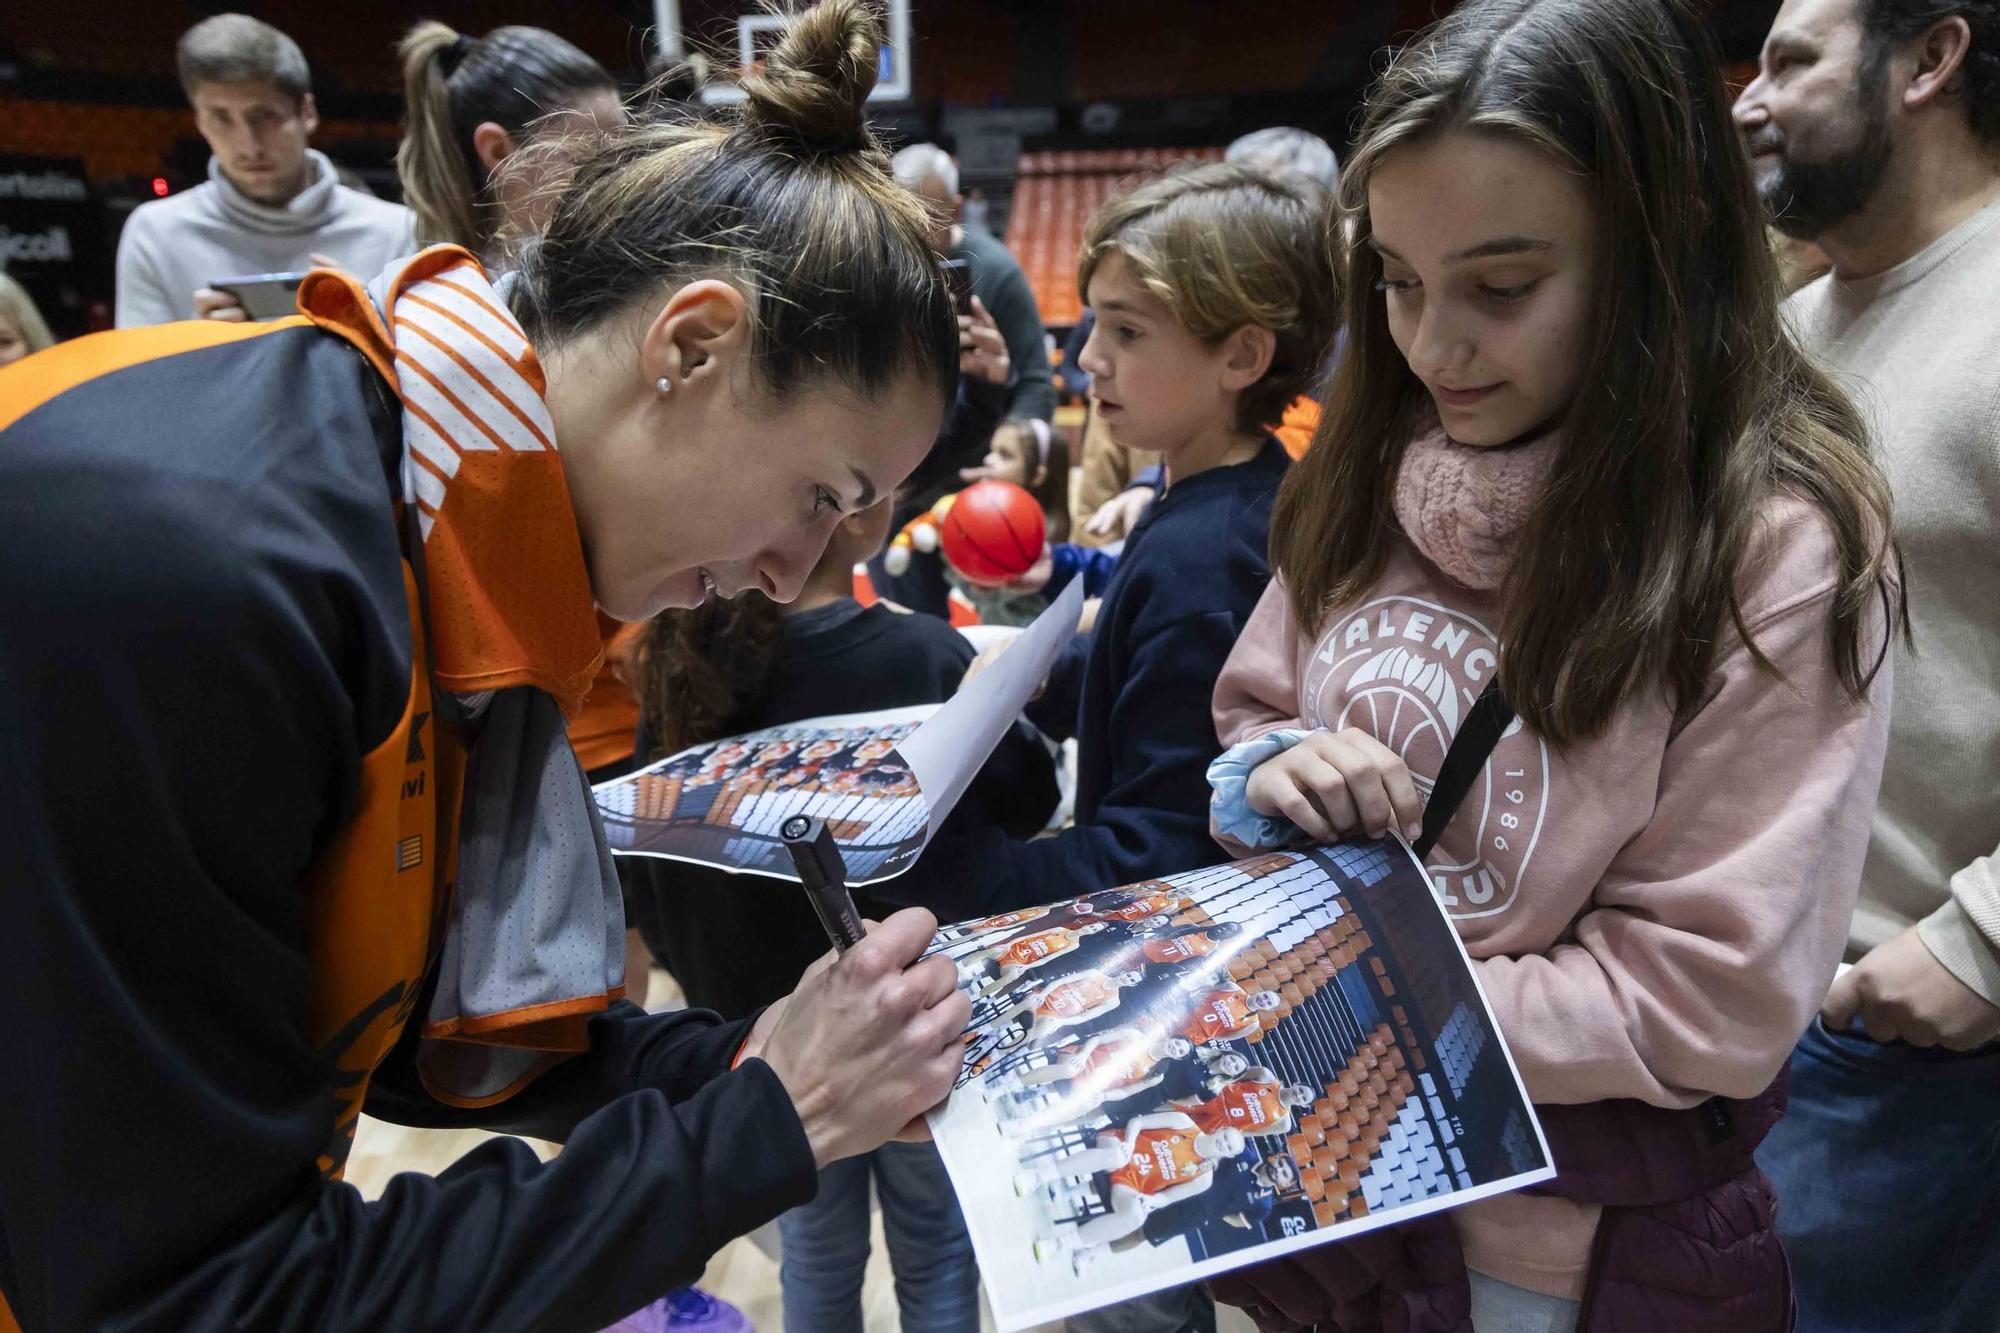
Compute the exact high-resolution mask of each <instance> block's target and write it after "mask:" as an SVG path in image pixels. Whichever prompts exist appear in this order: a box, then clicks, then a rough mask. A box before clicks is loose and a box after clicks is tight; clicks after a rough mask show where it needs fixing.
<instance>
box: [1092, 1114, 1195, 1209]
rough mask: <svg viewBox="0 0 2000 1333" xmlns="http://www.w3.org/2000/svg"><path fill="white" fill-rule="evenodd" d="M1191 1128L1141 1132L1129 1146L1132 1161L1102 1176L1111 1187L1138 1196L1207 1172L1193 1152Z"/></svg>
mask: <svg viewBox="0 0 2000 1333" xmlns="http://www.w3.org/2000/svg"><path fill="white" fill-rule="evenodd" d="M1195 1132H1196V1131H1194V1130H1192V1129H1142V1130H1140V1131H1139V1137H1138V1141H1137V1142H1135V1143H1134V1144H1133V1145H1132V1160H1131V1161H1129V1162H1127V1163H1126V1164H1125V1165H1123V1166H1121V1167H1119V1168H1118V1169H1117V1170H1116V1171H1110V1172H1107V1173H1106V1175H1107V1176H1108V1178H1109V1179H1110V1181H1111V1183H1112V1184H1113V1185H1123V1186H1124V1187H1125V1188H1126V1189H1128V1190H1136V1191H1138V1192H1139V1193H1140V1194H1158V1193H1159V1192H1160V1191H1161V1190H1170V1189H1172V1188H1173V1187H1174V1186H1176V1185H1184V1184H1186V1183H1187V1182H1188V1181H1190V1180H1193V1179H1194V1178H1195V1177H1196V1176H1198V1175H1201V1174H1203V1173H1204V1172H1206V1171H1207V1170H1208V1166H1209V1163H1208V1159H1207V1158H1205V1157H1203V1156H1202V1155H1201V1154H1200V1153H1198V1152H1196V1151H1195V1150H1194V1136H1195Z"/></svg>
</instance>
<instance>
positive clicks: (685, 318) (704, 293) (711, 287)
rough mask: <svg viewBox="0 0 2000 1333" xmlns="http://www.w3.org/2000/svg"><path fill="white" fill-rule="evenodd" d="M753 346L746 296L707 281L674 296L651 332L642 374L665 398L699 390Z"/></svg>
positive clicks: (644, 344) (643, 348) (643, 343)
mask: <svg viewBox="0 0 2000 1333" xmlns="http://www.w3.org/2000/svg"><path fill="white" fill-rule="evenodd" d="M749 341H750V308H749V305H748V303H746V302H745V301H744V299H743V293H742V292H740V291H738V290H736V288H734V287H732V286H730V285H729V284H728V283H726V282H722V281H720V280H719V279H715V278H704V279H702V280H701V281H699V282H691V283H689V284H688V285H687V286H685V287H682V288H680V289H679V290H678V291H676V292H674V293H673V294H672V295H671V296H669V297H668V298H667V301H666V304H665V305H663V306H661V307H660V312H659V313H658V314H657V315H655V316H654V317H653V321H652V323H651V324H649V325H648V326H647V327H646V333H645V336H644V337H643V338H642V339H641V340H640V343H639V360H640V370H641V372H642V373H643V374H644V375H645V377H646V382H647V383H649V384H654V385H659V386H662V388H661V392H663V393H674V392H680V391H683V390H686V389H695V388H699V387H701V386H702V385H704V384H706V383H708V382H710V381H713V380H715V379H716V378H717V377H718V375H719V374H720V373H721V372H722V371H723V370H724V369H725V368H726V366H727V365H728V358H729V357H730V356H731V355H734V354H735V353H738V352H741V351H744V350H746V349H747V347H748V345H749Z"/></svg>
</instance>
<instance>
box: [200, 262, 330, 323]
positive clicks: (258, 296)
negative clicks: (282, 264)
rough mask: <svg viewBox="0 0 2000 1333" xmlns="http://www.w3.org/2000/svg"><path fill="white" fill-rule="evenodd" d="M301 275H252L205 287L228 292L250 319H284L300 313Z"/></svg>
mask: <svg viewBox="0 0 2000 1333" xmlns="http://www.w3.org/2000/svg"><path fill="white" fill-rule="evenodd" d="M305 277H306V275H305V274H303V273H252V274H245V275H242V276H238V277H234V278H217V279H216V280H215V281H214V282H211V283H209V284H208V285H209V286H211V287H213V288H214V289H215V290H216V291H219V292H227V293H228V294H229V295H231V296H233V297H235V298H236V303H237V304H238V305H240V306H242V307H243V313H244V314H246V315H248V316H250V318H252V319H283V318H284V317H285V316H286V315H296V314H297V313H298V312H299V309H298V306H299V284H300V283H301V282H304V281H305Z"/></svg>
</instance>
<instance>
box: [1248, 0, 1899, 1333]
mask: <svg viewBox="0 0 2000 1333" xmlns="http://www.w3.org/2000/svg"><path fill="white" fill-rule="evenodd" d="M1342 186H1343V192H1344V196H1345V205H1346V208H1347V212H1348V217H1347V224H1348V225H1347V226H1346V228H1345V229H1344V232H1343V241H1342V242H1341V246H1340V248H1341V251H1342V254H1341V260H1342V264H1343V282H1344V287H1345V292H1346V302H1347V319H1348V329H1349V342H1348V347H1347V353H1346V356H1345V358H1344V360H1343V361H1342V363H1341V366H1340V369H1339V372H1338V375H1337V378H1336V380H1335V382H1334V384H1333V386H1332V388H1331V390H1330V393H1329V396H1328V401H1327V405H1326V412H1325V417H1324V420H1323V422H1322V424H1321V426H1320V429H1319V432H1318V435H1317V437H1316V438H1315V441H1314V443H1313V445H1312V447H1311V449H1310V450H1309V451H1308V453H1307V454H1306V456H1305V458H1304V459H1303V460H1302V461H1301V462H1299V463H1298V464H1297V465H1296V466H1295V467H1294V468H1293V470H1292V473H1291V475H1290V477H1289V478H1288V479H1287V481H1286V482H1285V484H1284V487H1283V489H1282V490H1281V492H1280V494H1279V499H1278V504H1277V508H1276V511H1275V514H1274V517H1273V521H1272V532H1271V547H1272V564H1273V567H1274V570H1275V571H1276V574H1277V578H1276V580H1275V581H1274V582H1273V583H1272V585H1271V587H1270V589H1269V590H1268V592H1266V594H1265V596H1264V598H1263V601H1262V603H1261V604H1260V605H1259V607H1258V609H1257V611H1256V613H1255V614H1254V615H1253V617H1252V618H1251V620H1250V623H1249V625H1248V627H1247V628H1246V630H1245V631H1244V634H1243V636H1242V638H1241V640H1240V642H1239V643H1238V644H1237V646H1236V649H1235V651H1234V653H1233V655H1232V656H1231V658H1230V660H1229V663H1228V666H1227V668H1226V669H1225V670H1224V672H1223V674H1222V676H1221V678H1220V680H1219V682H1218V684H1217V687H1216V693H1215V714H1216V725H1217V729H1218V732H1219V734H1220V736H1221V738H1222V740H1223V742H1224V744H1225V745H1228V746H1231V747H1233V748H1232V749H1231V751H1230V752H1229V754H1228V755H1226V756H1225V757H1224V759H1223V760H1221V761H1219V762H1218V764H1217V767H1216V770H1215V771H1214V773H1212V775H1211V776H1212V778H1214V779H1215V780H1216V787H1217V794H1216V806H1215V816H1216V819H1215V832H1216V834H1217V836H1218V838H1220V839H1221V840H1223V841H1224V842H1225V844H1228V845H1232V846H1235V847H1237V848H1240V849H1245V850H1247V849H1250V848H1254V847H1261V846H1270V845H1276V844H1279V843H1282V842H1286V841H1292V840H1297V839H1299V838H1301V837H1303V838H1306V839H1310V840H1313V841H1331V840H1333V839H1336V838H1339V837H1342V836H1345V835H1348V834H1353V833H1367V834H1379V833H1382V832H1384V831H1385V830H1389V829H1391V828H1393V829H1396V830H1398V831H1402V832H1405V833H1406V834H1407V835H1408V836H1410V837H1411V838H1415V836H1416V834H1417V831H1418V828H1419V824H1420V820H1421V818H1422V813H1423V805H1424V799H1425V797H1426V796H1427V795H1428V793H1429V790H1430V787H1431V784H1432V782H1433V781H1434V780H1435V778H1436V775H1437V773H1438V769H1439V766H1440V764H1441V762H1442V760H1443V758H1444V755H1445V753H1446V750H1447V747H1448V746H1449V745H1450V743H1451V741H1452V738H1453V736H1454V735H1455V734H1456V732H1457V730H1458V728H1459V727H1460V725H1461V724H1462V723H1463V722H1464V720H1465V718H1466V716H1467V714H1468V711H1469V710H1470V709H1471V707H1472V705H1473V703H1474V701H1475V700H1476V699H1477V698H1478V697H1479V695H1480V694H1481V692H1482V691H1483V690H1485V689H1486V688H1487V687H1488V686H1489V685H1490V684H1492V683H1493V682H1495V681H1496V680H1497V681H1498V682H1499V683H1500V686H1501V688H1502V692H1503V694H1504V696H1505V699H1506V701H1507V702H1508V703H1509V704H1511V705H1512V707H1513V709H1514V711H1515V713H1516V714H1517V715H1518V719H1519V720H1518V721H1517V722H1516V723H1515V724H1514V725H1512V726H1510V727H1509V728H1508V729H1507V730H1506V732H1505V733H1504V734H1503V736H1502V738H1501V739H1500V740H1499V742H1498V744H1497V745H1496V746H1495V747H1494V749H1493V751H1492V753H1491V756H1490V758H1489V759H1488V760H1487V762H1486V764H1485V766H1484V770H1483V772H1482V773H1481V774H1480V775H1479V777H1478V778H1477V779H1476V780H1475V781H1474V783H1473V785H1472V788H1471V790H1470V792H1469V793H1468V794H1467V795H1466V797H1465V799H1464V801H1463V803H1462V804H1461V805H1460V807H1459V809H1458V812H1457V815H1456V817H1455V818H1454V819H1453V820H1452V822H1451V823H1450V825H1449V826H1448V828H1447V829H1446V831H1445V832H1444V834H1443V837H1442V838H1441V840H1440V841H1439V843H1438V844H1437V846H1436V847H1435V848H1434V849H1433V850H1432V851H1431V853H1430V855H1429V858H1428V861H1427V864H1428V867H1429V869H1430V872H1431V877H1432V881H1433V884H1434V887H1435V889H1436V892H1437V894H1438V896H1439V898H1440V899H1441V900H1442V902H1443V903H1444V905H1445V908H1446V910H1447V911H1448V913H1449V914H1450V916H1451V918H1452V920H1453V921H1454V923H1455V924H1456V925H1457V927H1458V930H1459V933H1460V935H1461V936H1462V937H1463V939H1464V941H1465V944H1466V947H1467V949H1468V950H1469V952H1470V953H1471V955H1472V956H1473V958H1474V959H1476V960H1477V966H1478V969H1479V973H1480V980H1481V982H1482V983H1483V985H1484V987H1485V990H1486V994H1487V996H1488V997H1489V999H1490V1000H1491V1002H1492V1005H1493V1009H1494V1012H1495V1014H1496V1016H1497V1017H1498V1019H1499V1023H1500V1027H1501V1030H1502V1031H1503V1032H1504V1033H1505V1034H1506V1037H1507V1040H1508V1042H1509V1044H1510V1045H1511V1047H1512V1049H1513V1052H1514V1056H1515V1058H1516V1060H1517V1061H1518V1063H1519V1066H1520V1069H1521V1073H1522V1076H1523V1077H1524V1079H1525V1080H1526V1083H1527V1086H1528V1090H1529V1092H1530V1094H1531V1095H1532V1097H1533V1098H1534V1100H1536V1101H1537V1102H1543V1103H1586V1102H1600V1101H1607V1100H1611V1099H1636V1100H1638V1101H1642V1102H1646V1103H1651V1104H1653V1105H1655V1106H1662V1107H1674V1108H1679V1107H1690V1106H1694V1105H1696V1104H1698V1103H1701V1102H1703V1101H1705V1100H1706V1099H1708V1098H1710V1097H1711V1096H1715V1095H1718V1094H1720V1095H1721V1096H1724V1097H1731V1098H1746V1097H1750V1096H1753V1095H1754V1094H1757V1093H1758V1092H1760V1091H1761V1090H1763V1089H1764V1088H1765V1087H1766V1086H1767V1085H1768V1084H1769V1083H1770V1082H1771V1081H1772V1079H1773V1077H1774V1076H1775V1075H1776V1074H1777V1073H1778V1071H1779V1069H1780V1067H1781V1066H1782V1065H1783V1063H1784V1060H1785V1057H1786V1054H1787V1053H1788V1052H1789V1051H1790V1050H1791V1047H1792V1044H1793V1042H1794V1041H1795V1040H1796V1038H1797V1037H1798V1035H1799V1033H1800V1032H1801V1031H1802V1030H1803V1029H1804V1027H1805V1025H1806V1023H1807V1022H1808V1021H1809V1020H1810V1019H1811V1017H1812V1015H1813V1013H1814V1011H1815V1010H1816V1009H1817V1007H1818V1005H1819V1002H1820V997H1822V996H1823V995H1824V994H1825V993H1826V988H1827V984H1828V982H1829V981H1830V979H1831V978H1832V976H1833V970H1834V967H1835V964H1836V963H1837V961H1838V960H1839V958H1840V954H1841V948H1842V944H1843V941H1844V940H1845V936H1846V929H1847V922H1848V917H1849V913H1850V911H1851V909H1852V907H1853V903H1854V897H1855V891H1856V887H1857V883H1858V879H1859V875H1860V869H1861V862H1862V854H1863V851H1864V848H1865V846H1866V843H1867V838H1868V824H1869V813H1870V810H1871V808H1872V806H1873V804H1874V800H1875V792H1876V786H1877V783H1878V780H1879V776H1880V772H1881V766H1882V756H1883V744H1884V737H1885V735H1886V729H1887V723H1888V712H1887V696H1888V688H1889V669H1888V663H1887V661H1886V659H1885V656H1884V648H1885V644H1886V641H1887V635H1888V633H1889V632H1890V627H1891V626H1892V625H1896V624H1899V623H1900V622H1901V620H1902V608H1901V599H1900V591H1899V589H1898V585H1897V583H1896V581H1895V579H1894V577H1893V574H1894V567H1895V561H1896V557H1895V552H1894V548H1893V545H1892V544H1891V543H1890V541H1889V539H1888V532H1889V497H1888V491H1887V487H1886V485H1885V483H1884V482H1883V480H1882V478H1881V476H1880V475H1879V473H1878V472H1877V471H1876V469H1875V466H1874V464H1873V463H1872V462H1871V461H1870V458H1869V454H1868V449H1867V445H1866V441H1865V436H1864V432H1863V429H1862V426H1861V424H1860V422H1859V420H1858V419H1857V417H1856V415H1855V413H1854V411H1853V409H1852V408H1851V407H1850V405H1849V404H1848V403H1847V402H1846V401H1845V400H1844V399H1843V398H1842V397H1841V396H1840V394H1839V393H1838V392H1837V391H1836V390H1835V389H1834V388H1833V387H1832V386H1831V385H1830V384H1829V383H1828V381H1826V380H1825V379H1824V378H1823V377H1822V376H1821V375H1820V374H1819V373H1817V372H1816V371H1814V370H1813V369H1811V368H1810V367H1809V366H1808V365H1807V364H1806V362H1805V361H1804V360H1802V358H1801V356H1800V354H1799V353H1798V351H1797V350H1796V348H1795V347H1794V346H1793V344H1792V343H1791V341H1790V340H1789V338H1788V337H1787V336H1786V334H1785V333H1784V331H1783V330H1782V328H1781V327H1780V325H1779V322H1778V314H1777V288H1776V278H1775V275H1774V272H1773V268H1772V263H1771V260H1770V257H1769V254H1768V252H1767V250H1766V248H1765V243H1764V235H1763V227H1762V223H1761V220H1760V216H1759V212H1758V203H1757V197H1756V195H1755V193H1754V191H1753V189H1752V186H1751V182H1750V178H1749V174H1748V172H1747V169H1746V166H1745V163H1744V160H1743V158H1742V155H1741V152H1740V150H1739V148H1738V145H1737V143H1736V141H1735V138H1734V136H1733V134H1732V133H1731V131H1730V128H1729V122H1728V118H1727V102H1726V100H1725V98H1724V94H1723V90H1722V87H1721V83H1720V79H1719V76H1718V73H1717V69H1716V66H1715V63H1714V59H1713V56H1712V53H1711V52H1710V50H1709V49H1708V46H1707V39H1706V38H1705V37H1704V36H1703V35H1702V34H1701V32H1700V29H1699V27H1698V25H1697V24H1696V23H1695V22H1694V20H1692V19H1691V18H1689V17H1688V16H1687V14H1686V12H1685V11H1684V8H1683V7H1682V6H1681V5H1679V4H1677V3H1673V2H1672V0H1539V2H1537V3H1528V2H1527V0H1486V2H1484V3H1473V4H1470V5H1467V6H1464V7H1463V8H1461V9H1460V10H1459V11H1458V12H1457V13H1456V14H1455V15H1454V16H1453V17H1451V18H1450V19H1447V20H1446V21H1445V22H1444V23H1443V24H1441V25H1440V26H1438V27H1436V28H1434V29H1432V30H1431V31H1430V32H1429V33H1427V34H1425V35H1424V36H1423V37H1421V38H1419V39H1418V40H1417V42H1416V43H1415V44H1414V45H1413V46H1412V47H1411V48H1408V49H1406V50H1405V51H1404V52H1403V54H1402V55H1401V56H1400V57H1399V58H1398V59H1397V60H1396V61H1395V62H1394V64H1393V65H1392V66H1391V67H1390V68H1389V69H1388V70H1387V71H1386V72H1385V74H1384V75H1383V76H1382V78H1381V80H1380V81H1379V82H1378V84H1377V85H1376V87H1375V89H1374V91H1373V93H1372V94H1371V97H1370V100H1369V104H1368V108H1367V113H1366V123H1365V127H1364V130H1363V132H1362V134H1361V137H1360V140H1359V143H1358V145H1357V148H1356V150H1355V152H1354V154H1353V156H1352V158H1351V159H1350V161H1349V163H1348V165H1347V167H1346V170H1345V173H1344V177H1343V182H1342ZM1455 1218H1456V1221H1457V1224H1458V1229H1459V1234H1460V1237H1461V1239H1462V1241H1463V1244H1464V1249H1465V1258H1466V1266H1467V1268H1468V1270H1469V1271H1470V1272H1471V1273H1472V1275H1473V1279H1472V1289H1473V1305H1474V1309H1475V1311H1477V1310H1479V1309H1480V1308H1482V1300H1483V1301H1484V1302H1485V1306H1484V1308H1486V1309H1489V1310H1498V1309H1504V1308H1509V1307H1508V1305H1507V1301H1508V1300H1509V1299H1515V1298H1519V1299H1527V1298H1528V1297H1530V1296H1534V1295H1539V1296H1540V1297H1543V1298H1547V1300H1545V1301H1544V1302H1543V1304H1549V1303H1550V1302H1553V1304H1552V1305H1549V1308H1550V1309H1551V1310H1553V1312H1554V1314H1553V1317H1554V1318H1555V1319H1557V1320H1558V1321H1560V1319H1561V1318H1562V1313H1563V1311H1564V1310H1565V1309H1568V1310H1569V1312H1570V1315H1571V1317H1572V1318H1573V1317H1574V1307H1573V1306H1570V1307H1566V1306H1564V1305H1563V1304H1562V1303H1563V1302H1570V1301H1576V1300H1578V1299H1579V1298H1580V1297H1581V1296H1582V1294H1583V1289H1584V1277H1585V1270H1586V1266H1587V1262H1588V1259H1589V1255H1590V1248H1591V1241H1592V1237H1593V1234H1594V1232H1595V1230H1596V1227H1597V1221H1598V1210H1597V1209H1596V1208H1595V1207H1592V1206H1590V1205H1587V1204H1582V1203H1578V1202H1574V1201H1572V1200H1570V1199H1566V1198H1561V1197H1555V1196H1552V1195H1547V1194H1525V1195H1512V1196H1507V1197H1503V1198H1499V1199H1494V1200H1491V1201H1488V1202H1485V1203H1481V1204H1477V1205H1474V1206H1471V1207H1468V1208H1465V1209H1463V1210H1461V1211H1459V1212H1458V1213H1457V1214H1455ZM1481 1275H1484V1277H1483V1278H1482V1276H1481ZM1491 1279H1499V1280H1500V1283H1501V1284H1508V1285H1505V1286H1496V1284H1494V1283H1493V1282H1492V1281H1491ZM1496 1292H1499V1293H1501V1295H1500V1296H1498V1297H1496V1296H1495V1293H1496ZM1496 1299H1497V1300H1498V1301H1499V1304H1498V1305H1495V1304H1494V1301H1495V1300H1496ZM1530 1303H1531V1304H1532V1303H1533V1302H1532V1301H1531V1302H1530ZM1492 1322H1493V1324H1494V1326H1500V1324H1501V1319H1500V1317H1498V1316H1496V1317H1495V1318H1494V1320H1493V1321H1492ZM1479 1327H1481V1328H1482V1329H1484V1328H1486V1327H1488V1324H1486V1323H1482V1324H1480V1325H1479Z"/></svg>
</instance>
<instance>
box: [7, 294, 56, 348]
mask: <svg viewBox="0 0 2000 1333" xmlns="http://www.w3.org/2000/svg"><path fill="white" fill-rule="evenodd" d="M55 341H56V340H55V336H54V335H53V334H51V333H50V332H49V326H48V324H47V323H45V322H44V321H43V319H42V312H41V311H39V310H37V309H36V308H35V298H34V297H32V296H30V295H28V292H27V289H26V288H25V287H23V286H21V284H20V283H18V282H16V281H14V280H13V279H12V278H10V277H8V276H7V275H6V274H5V273H0V366H11V365H13V364H14V363H15V362H16V361H19V360H20V359H21V358H22V357H25V356H31V355H33V354H34V353H36V352H39V351H41V350H42V349H43V348H45V347H53V346H54V345H55Z"/></svg>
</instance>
